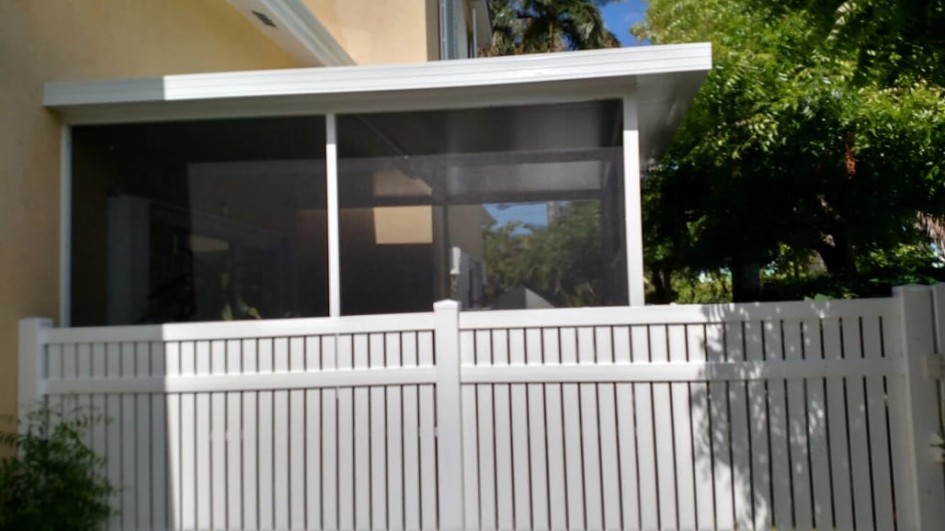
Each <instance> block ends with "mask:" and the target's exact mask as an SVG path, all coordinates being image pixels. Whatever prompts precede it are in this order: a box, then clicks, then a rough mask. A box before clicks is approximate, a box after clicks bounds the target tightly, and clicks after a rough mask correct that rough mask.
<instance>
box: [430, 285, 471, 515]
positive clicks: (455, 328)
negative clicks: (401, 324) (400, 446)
mask: <svg viewBox="0 0 945 531" xmlns="http://www.w3.org/2000/svg"><path fill="white" fill-rule="evenodd" d="M433 315H434V318H433V319H434V324H435V326H436V328H435V330H434V334H435V336H434V338H435V339H434V341H435V348H436V437H437V451H438V454H439V456H438V457H439V468H438V475H437V481H438V483H439V492H438V496H439V505H440V521H439V526H438V527H439V528H440V529H447V530H454V529H462V528H463V523H464V513H463V499H464V498H463V481H464V480H463V424H462V404H461V395H462V393H461V392H460V391H461V389H460V370H461V367H460V356H459V354H460V353H459V303H458V302H456V301H451V300H444V301H439V302H437V303H434V304H433Z"/></svg>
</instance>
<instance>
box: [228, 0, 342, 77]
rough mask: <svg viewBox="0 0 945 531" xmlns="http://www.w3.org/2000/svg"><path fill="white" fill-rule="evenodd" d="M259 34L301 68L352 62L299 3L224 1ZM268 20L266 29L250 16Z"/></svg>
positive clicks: (283, 0) (286, 0)
mask: <svg viewBox="0 0 945 531" xmlns="http://www.w3.org/2000/svg"><path fill="white" fill-rule="evenodd" d="M227 1H228V2H229V3H230V4H231V5H232V6H233V8H234V9H236V10H237V11H239V12H240V14H242V15H243V16H244V17H246V18H247V19H248V20H249V21H250V23H252V24H253V26H254V27H255V28H256V29H257V30H259V31H260V32H261V33H263V34H264V35H266V36H267V37H269V38H270V39H272V41H273V42H275V43H276V44H277V45H279V47H281V48H282V49H283V50H285V51H286V52H288V53H289V55H291V56H292V57H294V58H295V59H296V60H297V61H298V62H299V64H302V65H305V66H343V65H353V64H354V59H352V58H351V56H350V55H348V52H346V51H345V49H344V48H343V47H342V46H341V45H340V44H338V41H336V40H335V38H334V37H333V36H332V35H331V33H330V32H329V31H328V29H327V28H325V26H324V25H322V23H321V22H319V20H318V18H317V17H315V14H314V13H312V12H311V10H310V9H309V8H308V6H306V5H305V3H304V2H302V1H301V0H227ZM254 12H256V13H260V14H262V15H265V16H266V17H268V18H269V20H270V21H271V22H272V23H273V24H275V27H272V26H267V25H266V24H264V23H263V22H262V21H261V20H259V18H258V17H257V16H256V15H255V14H254Z"/></svg>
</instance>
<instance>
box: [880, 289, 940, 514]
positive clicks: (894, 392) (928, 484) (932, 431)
mask: <svg viewBox="0 0 945 531" xmlns="http://www.w3.org/2000/svg"><path fill="white" fill-rule="evenodd" d="M937 291H938V292H939V294H942V290H941V288H939V289H938V290H937ZM894 296H895V298H896V299H897V301H898V309H899V317H900V319H901V334H902V337H901V340H902V352H903V356H904V357H905V360H904V362H905V367H906V371H905V376H904V377H903V380H899V381H898V382H897V381H895V379H894V381H892V382H891V385H890V395H891V396H890V401H891V402H893V401H896V402H900V403H902V404H903V405H904V407H902V408H900V409H899V411H900V413H899V414H897V415H896V417H898V418H897V419H896V423H897V424H898V427H899V428H900V430H899V431H900V436H901V437H902V438H903V444H902V446H903V452H902V455H900V458H901V460H900V462H898V463H896V466H899V467H901V468H900V470H898V471H897V472H899V473H901V474H903V477H902V478H901V479H902V481H900V482H897V484H896V487H897V489H898V488H905V489H907V492H904V493H901V494H900V495H899V497H900V499H901V500H902V501H903V502H904V505H905V507H899V508H898V512H900V514H901V516H902V518H903V522H904V525H903V528H904V529H945V468H943V465H942V463H939V462H937V460H936V454H937V451H936V448H935V446H934V445H935V443H936V440H937V439H938V437H939V436H940V435H941V433H940V430H941V421H940V419H941V416H940V410H939V407H940V398H939V393H938V386H939V380H938V379H937V377H938V376H940V375H936V374H932V373H931V372H930V371H929V367H930V366H932V365H935V364H932V363H930V362H931V361H938V360H936V358H930V356H935V357H938V356H941V351H936V345H935V327H936V325H935V321H936V320H938V321H941V320H942V319H945V315H943V314H941V313H940V314H939V315H937V316H936V315H935V312H934V310H933V304H934V301H933V289H932V288H930V287H928V286H917V285H908V286H898V287H896V288H895V289H894ZM940 304H941V303H940ZM941 307H945V304H942V306H940V308H941ZM938 326H939V329H941V327H942V326H943V325H942V324H941V323H939V325H938Z"/></svg>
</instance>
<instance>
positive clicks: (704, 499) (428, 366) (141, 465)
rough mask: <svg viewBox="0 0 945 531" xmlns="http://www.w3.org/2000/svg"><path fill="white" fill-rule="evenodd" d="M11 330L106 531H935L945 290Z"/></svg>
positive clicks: (35, 323)
mask: <svg viewBox="0 0 945 531" xmlns="http://www.w3.org/2000/svg"><path fill="white" fill-rule="evenodd" d="M20 334H21V340H20V341H21V346H20V362H19V363H20V398H21V401H22V402H23V403H24V404H28V403H35V402H36V401H37V400H45V401H46V403H48V404H49V405H50V406H51V407H53V408H64V409H67V408H71V407H74V406H76V405H78V406H83V407H91V408H94V409H95V410H96V411H98V412H101V413H104V415H106V416H107V417H109V418H111V419H112V421H111V422H110V423H108V424H102V425H97V426H95V427H94V428H93V429H92V430H91V432H90V433H89V435H88V437H89V442H90V444H91V446H92V447H93V448H94V449H95V450H96V451H98V452H99V453H101V454H102V455H104V456H105V457H106V460H107V462H106V467H105V470H106V472H107V474H108V476H109V477H110V478H111V479H112V481H113V482H114V483H115V484H116V485H121V486H122V489H121V491H120V492H119V493H118V494H117V495H116V496H115V499H114V504H115V505H116V506H117V507H119V508H120V510H121V513H120V515H119V516H117V517H116V518H115V520H114V522H113V523H112V526H111V527H112V528H115V529H368V528H373V529H420V528H444V529H460V528H465V529H480V528H486V529H512V528H533V529H564V528H570V529H605V528H606V529H618V528H619V529H657V528H660V529H771V528H777V529H814V528H816V529H880V530H886V529H943V528H945V474H943V468H942V465H941V463H940V462H939V461H940V459H939V454H938V453H937V452H936V451H935V447H934V446H933V445H934V444H935V441H936V439H935V437H936V436H937V435H938V434H939V433H941V429H942V425H941V420H940V419H941V410H940V404H941V402H940V400H939V389H938V385H939V382H938V378H939V377H940V376H941V372H942V369H941V362H940V360H941V357H940V353H941V352H943V350H945V349H943V346H945V345H943V344H942V343H943V341H945V337H943V336H945V285H939V286H936V287H934V288H930V287H917V286H907V287H903V288H900V289H898V290H897V292H896V295H895V296H894V297H892V298H888V299H868V300H851V301H830V302H784V303H764V304H737V305H715V306H649V307H642V308H641V307H637V308H595V309H568V310H526V311H503V312H459V311H458V308H457V305H456V303H454V302H450V301H445V302H442V303H438V304H437V305H436V307H435V310H434V311H433V312H430V313H420V314H402V315H388V316H368V317H344V318H338V319H292V320H278V321H254V322H235V323H234V322H228V323H195V324H173V325H163V326H133V327H108V328H72V329H57V328H52V326H51V323H50V322H49V321H48V320H42V319H27V320H24V321H22V322H21V324H20Z"/></svg>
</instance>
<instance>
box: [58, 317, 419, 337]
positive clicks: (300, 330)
mask: <svg viewBox="0 0 945 531" xmlns="http://www.w3.org/2000/svg"><path fill="white" fill-rule="evenodd" d="M433 326H434V322H433V313H432V312H427V313H401V314H389V315H358V316H347V317H334V318H331V317H313V318H293V319H263V320H257V321H210V322H203V323H169V324H154V325H131V326H95V327H76V328H52V329H49V330H48V331H46V343H47V344H53V345H55V344H75V343H124V342H144V341H158V342H173V341H209V340H226V339H230V340H238V339H256V338H271V337H299V336H319V335H335V334H374V333H387V332H395V333H396V332H424V331H432V330H433Z"/></svg>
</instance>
